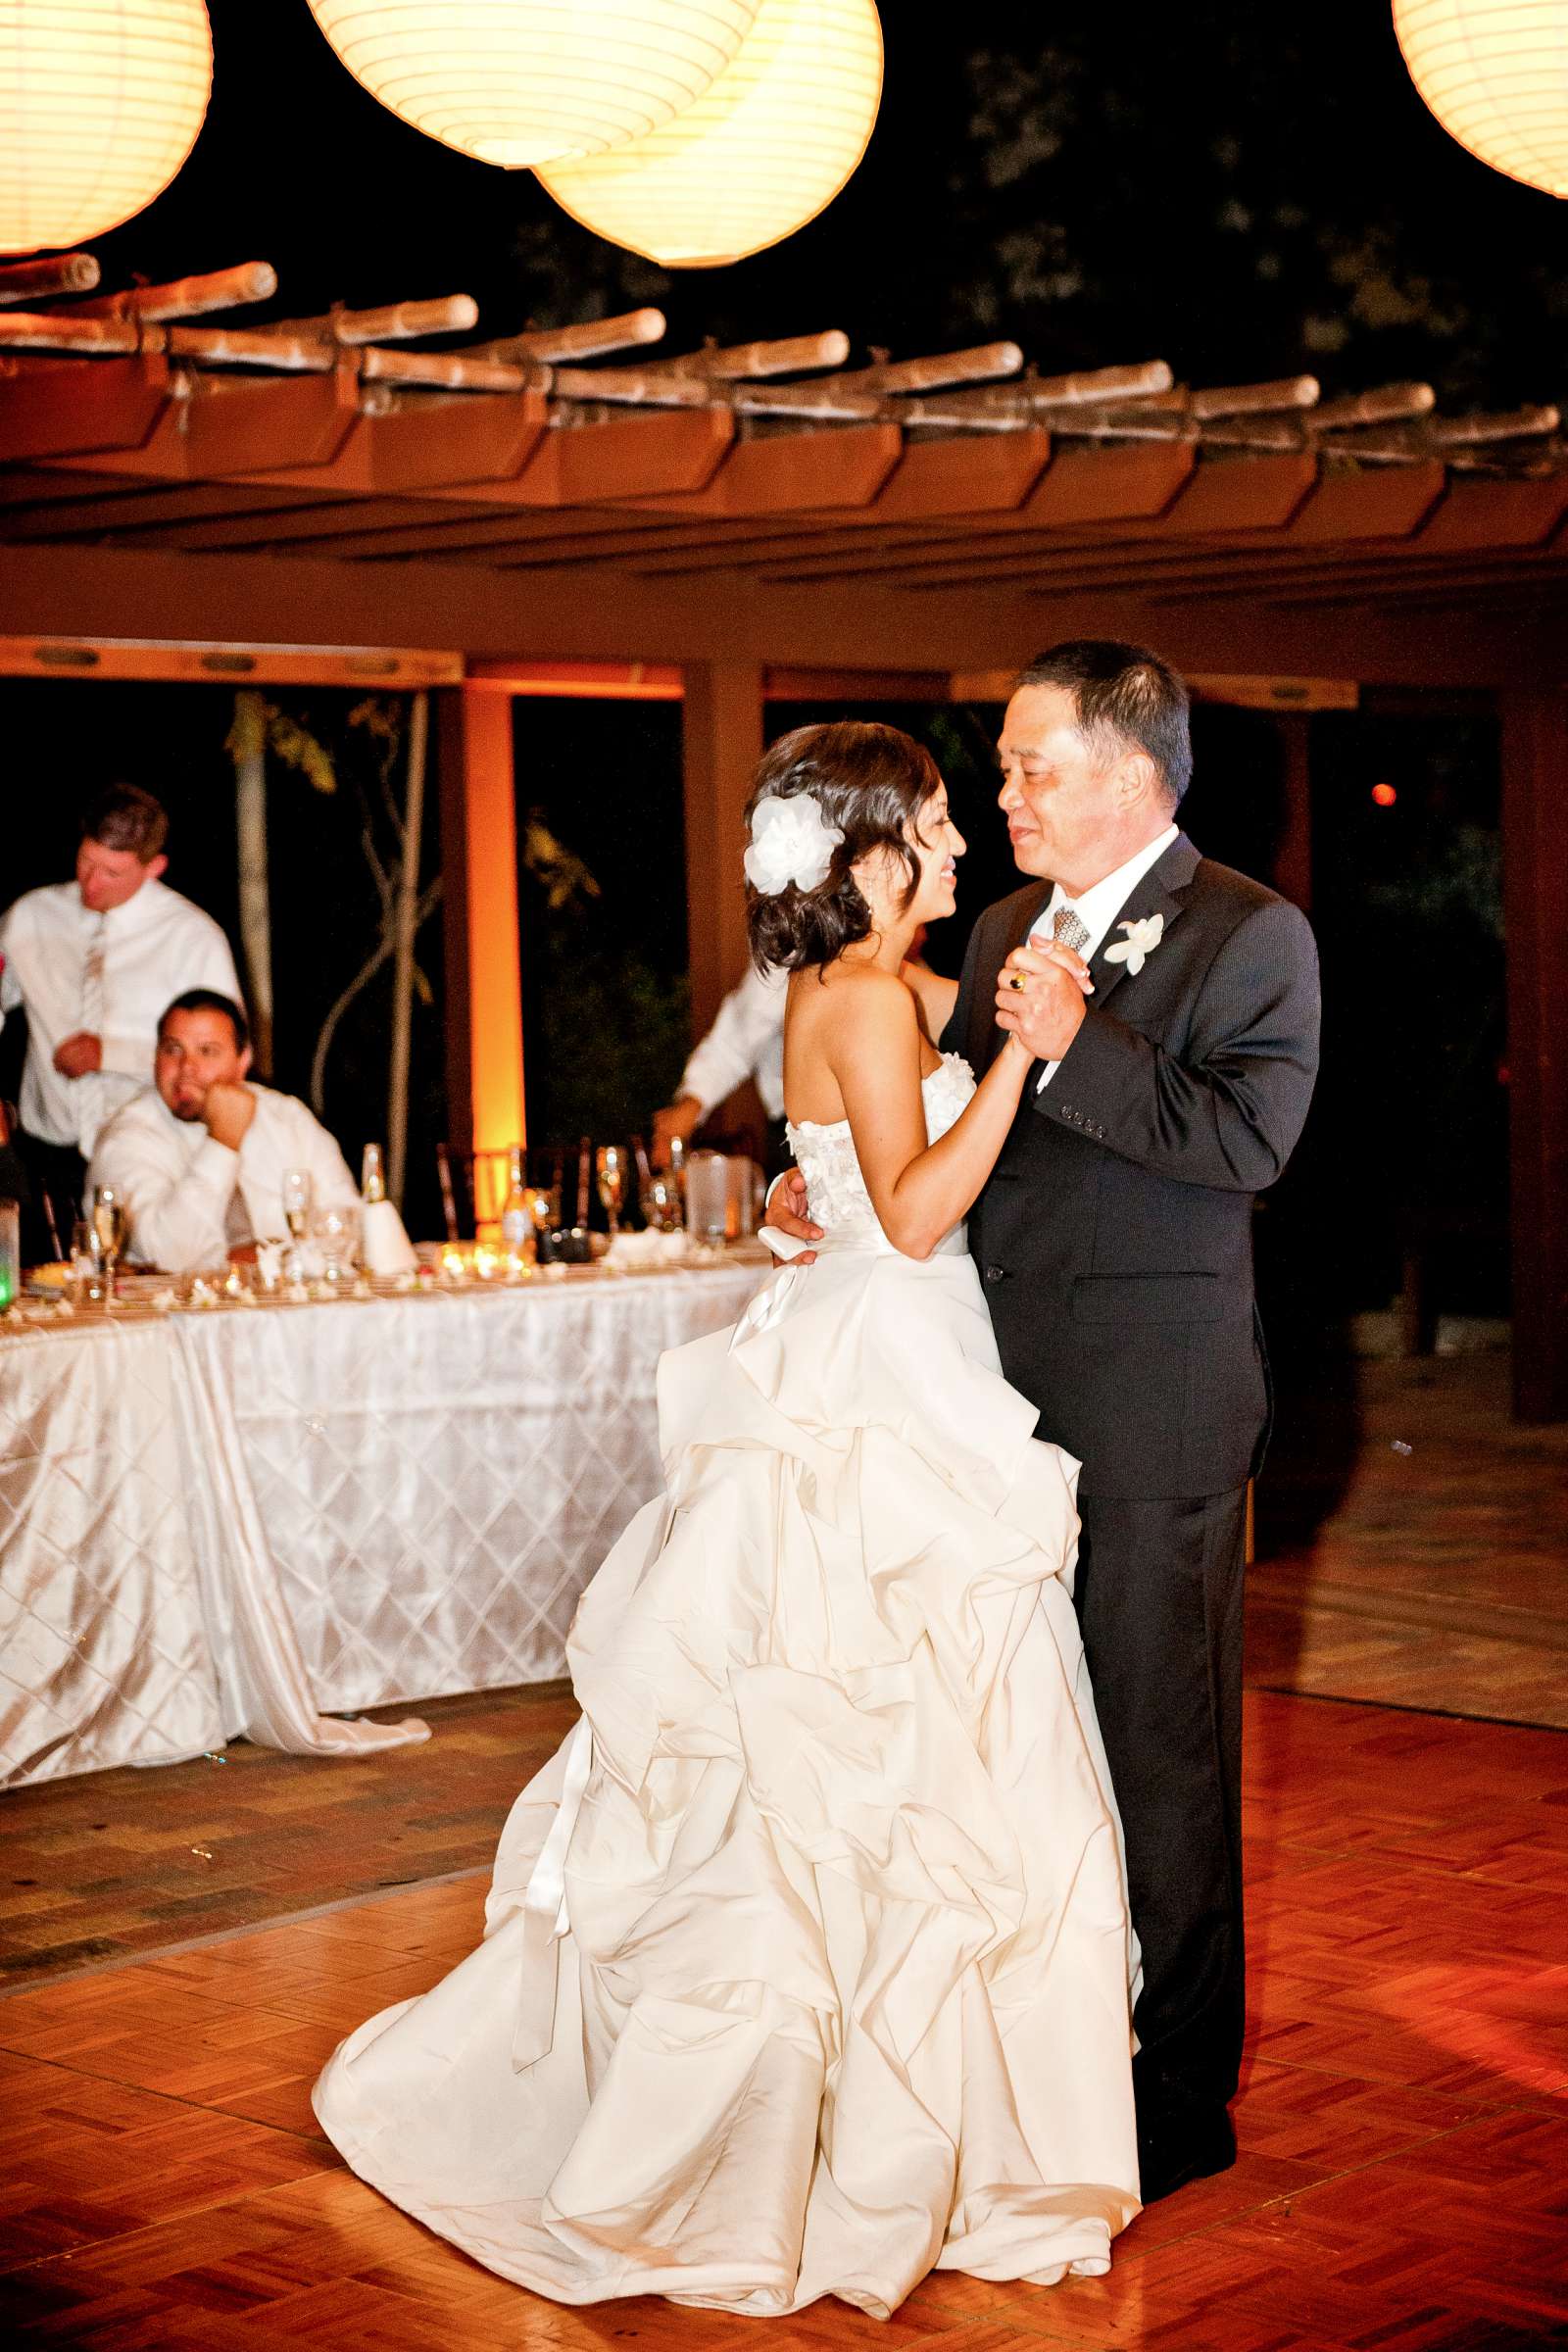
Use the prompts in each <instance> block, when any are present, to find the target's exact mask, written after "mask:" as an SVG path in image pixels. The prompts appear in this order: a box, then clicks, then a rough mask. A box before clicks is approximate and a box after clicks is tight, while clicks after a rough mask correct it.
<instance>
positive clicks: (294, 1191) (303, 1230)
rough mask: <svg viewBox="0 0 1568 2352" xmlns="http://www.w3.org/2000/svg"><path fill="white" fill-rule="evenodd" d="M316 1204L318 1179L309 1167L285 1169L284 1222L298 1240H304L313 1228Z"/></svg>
mask: <svg viewBox="0 0 1568 2352" xmlns="http://www.w3.org/2000/svg"><path fill="white" fill-rule="evenodd" d="M315 1204H316V1179H315V1178H314V1176H313V1175H312V1174H311V1171H310V1169H309V1168H285V1169H284V1170H283V1222H284V1224H285V1225H286V1226H287V1227H288V1229H289V1233H290V1234H291V1236H292V1237H293V1239H294V1240H295V1241H296V1242H303V1241H304V1239H305V1237H306V1235H307V1234H308V1233H309V1232H310V1230H311V1210H312V1208H313V1207H314V1206H315Z"/></svg>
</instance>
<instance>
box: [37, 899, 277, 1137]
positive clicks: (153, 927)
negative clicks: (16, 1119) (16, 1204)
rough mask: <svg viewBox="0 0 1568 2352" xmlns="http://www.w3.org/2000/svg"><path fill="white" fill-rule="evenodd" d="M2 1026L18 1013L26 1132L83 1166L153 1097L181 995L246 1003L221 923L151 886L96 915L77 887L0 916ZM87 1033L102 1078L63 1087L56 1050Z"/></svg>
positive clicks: (69, 1081)
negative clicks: (168, 1017)
mask: <svg viewBox="0 0 1568 2352" xmlns="http://www.w3.org/2000/svg"><path fill="white" fill-rule="evenodd" d="M98 949H101V951H102V954H101V956H95V953H94V951H95V950H98ZM0 956H4V957H5V969H4V971H3V972H0V1025H3V1024H4V1019H5V1015H6V1013H7V1012H14V1011H15V1010H16V1008H17V1006H18V1005H24V1006H25V1008H26V1014H27V1058H26V1063H25V1068H24V1070H23V1073H22V1102H21V1105H20V1107H21V1111H22V1124H23V1126H24V1127H25V1128H26V1130H27V1131H28V1133H29V1134H31V1135H35V1136H37V1137H38V1138H39V1140H40V1142H43V1143H46V1144H68V1145H74V1146H75V1148H76V1150H77V1151H78V1152H82V1153H83V1154H84V1155H86V1156H89V1157H90V1156H91V1153H92V1148H93V1145H94V1144H95V1143H96V1142H97V1139H98V1131H99V1129H100V1128H101V1127H102V1126H103V1125H104V1124H105V1122H106V1121H107V1120H109V1119H111V1118H113V1116H114V1114H115V1112H116V1111H117V1110H118V1109H119V1108H120V1107H121V1105H122V1103H126V1102H128V1101H129V1100H130V1098H131V1097H132V1096H133V1095H136V1094H139V1093H140V1091H141V1089H142V1088H143V1087H144V1086H150V1085H151V1083H152V1075H153V1054H154V1052H155V1050H156V1047H157V1044H158V1023H159V1020H160V1017H161V1016H162V1014H163V1012H164V1010H165V1008H166V1006H167V1005H169V1004H170V1003H171V1002H172V1000H173V999H174V998H175V997H178V996H182V995H183V994H184V992H185V990H186V989H188V988H211V989H216V990H218V992H219V993H220V994H221V996H225V997H232V998H233V999H234V1000H235V1002H236V1003H239V1002H241V1001H242V1000H241V998H240V993H239V981H238V979H237V978H236V976H235V972H234V958H233V956H232V955H231V954H230V952H229V945H228V941H227V940H226V939H225V938H224V937H223V934H222V932H221V930H220V929H219V926H218V925H217V923H215V922H214V920H213V918H212V916H211V915H210V914H204V913H203V912H202V910H201V908H200V907H193V906H192V905H191V903H190V901H189V899H182V898H181V897H180V895H179V893H178V891H177V890H171V889H169V888H168V886H167V884H165V883H163V882H160V881H158V880H156V879H149V880H148V881H146V882H144V883H143V884H142V886H141V888H140V889H139V890H138V891H137V892H136V894H135V896H134V897H133V898H129V899H127V900H126V901H125V903H124V905H123V907H110V908H109V910H108V911H107V913H104V914H94V913H93V912H92V911H91V910H90V909H89V908H87V907H84V906H83V905H82V903H81V893H80V891H79V890H78V889H77V888H76V885H75V883H74V882H53V883H50V884H49V885H48V886H47V887H46V888H44V889H42V890H29V891H27V892H26V893H25V896H24V897H22V898H20V899H18V900H17V902H16V904H15V905H14V906H12V907H8V908H7V910H6V912H5V914H4V915H0ZM83 1029H85V1030H90V1031H91V1032H92V1033H93V1034H94V1035H95V1036H97V1037H98V1038H100V1039H101V1040H102V1043H103V1067H102V1068H101V1069H99V1070H93V1071H90V1072H89V1073H88V1075H87V1076H86V1077H84V1078H66V1077H64V1076H62V1074H61V1072H60V1071H59V1070H57V1069H56V1068H55V1066H54V1062H55V1048H56V1047H57V1046H58V1045H60V1044H61V1043H62V1041H63V1040H64V1039H66V1038H68V1037H73V1036H74V1035H75V1034H76V1032H77V1031H78V1030H83Z"/></svg>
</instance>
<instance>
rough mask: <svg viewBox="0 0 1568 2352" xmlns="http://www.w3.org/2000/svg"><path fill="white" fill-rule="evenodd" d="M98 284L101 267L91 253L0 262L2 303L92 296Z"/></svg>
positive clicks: (54, 255) (53, 255) (64, 254)
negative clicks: (55, 297)
mask: <svg viewBox="0 0 1568 2352" xmlns="http://www.w3.org/2000/svg"><path fill="white" fill-rule="evenodd" d="M97 283H98V263H97V260H96V258H95V256H94V255H92V254H90V253H55V254H51V255H50V256H49V257H48V259H47V260H46V261H36V262H0V302H35V301H39V300H46V299H47V298H48V297H49V296H50V295H52V294H90V293H91V291H92V289H93V287H94V286H95V285H96V284H97Z"/></svg>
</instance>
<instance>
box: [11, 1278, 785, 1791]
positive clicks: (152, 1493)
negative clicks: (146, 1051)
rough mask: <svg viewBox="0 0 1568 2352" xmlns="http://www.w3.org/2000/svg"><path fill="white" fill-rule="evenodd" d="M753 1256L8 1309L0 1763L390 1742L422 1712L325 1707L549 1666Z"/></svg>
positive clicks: (421, 1730) (356, 1747) (551, 1669)
mask: <svg viewBox="0 0 1568 2352" xmlns="http://www.w3.org/2000/svg"><path fill="white" fill-rule="evenodd" d="M765 1275H766V1267H765V1265H763V1264H760V1263H759V1262H758V1260H757V1257H756V1255H755V1254H754V1253H752V1252H748V1253H747V1254H746V1256H745V1257H744V1258H740V1257H737V1258H730V1259H726V1260H724V1261H722V1262H720V1263H719V1264H717V1265H712V1266H708V1267H704V1268H701V1269H691V1270H688V1269H681V1270H678V1271H674V1270H672V1271H666V1272H659V1273H649V1274H641V1275H639V1274H610V1273H607V1272H604V1271H603V1270H599V1269H594V1270H588V1269H583V1270H581V1271H580V1272H579V1271H577V1270H573V1272H572V1273H571V1275H570V1276H569V1278H568V1279H566V1280H564V1281H554V1282H552V1281H550V1280H549V1279H547V1278H545V1277H543V1276H537V1277H535V1278H534V1279H533V1280H530V1281H527V1282H519V1283H516V1284H515V1285H499V1284H498V1285H494V1286H489V1285H473V1286H471V1287H466V1288H462V1289H453V1288H449V1287H441V1288H436V1289H433V1290H429V1291H419V1292H414V1293H409V1294H407V1295H377V1296H370V1297H364V1298H353V1299H332V1300H330V1301H321V1302H314V1301H313V1302H311V1303H301V1304H276V1303H272V1302H267V1303H265V1304H264V1303H257V1304H249V1303H247V1304H243V1305H241V1304H234V1303H227V1302H225V1303H223V1304H221V1305H217V1306H209V1307H207V1308H205V1309H202V1310H196V1311H191V1310H186V1311H181V1312H174V1313H169V1312H163V1313H160V1312H155V1311H153V1310H152V1309H150V1308H143V1309H139V1310H138V1309H131V1310H121V1311H117V1312H115V1313H113V1314H112V1315H105V1314H104V1313H102V1312H97V1313H84V1314H79V1315H72V1316H70V1317H65V1316H48V1317H46V1318H44V1319H41V1320H37V1321H30V1322H29V1321H25V1320H23V1319H22V1318H20V1317H19V1316H18V1315H17V1314H15V1313H13V1314H12V1315H10V1316H8V1317H6V1318H4V1319H3V1320H0V1785H16V1784H18V1783H21V1782H25V1781H34V1780H47V1779H51V1778H53V1777H55V1776H57V1775H60V1774H65V1773H73V1772H87V1771H92V1770H96V1769H97V1768H99V1767H101V1766H105V1765H110V1764H154V1763H165V1762H171V1761H173V1760H174V1759H176V1758H179V1757H187V1756H193V1755H200V1754H203V1753H205V1752H210V1751H212V1750H214V1749H217V1748H219V1747H221V1745H222V1743H223V1741H224V1740H226V1739H231V1738H234V1737H235V1736H237V1735H241V1734H243V1735H244V1736H246V1737H248V1738H250V1739H253V1740H262V1741H265V1742H267V1743H268V1744H270V1745H272V1746H275V1747H282V1748H287V1749H291V1750H293V1751H296V1752H299V1753H305V1754H349V1753H353V1752H355V1751H364V1750H365V1749H368V1748H371V1747H384V1746H388V1745H392V1744H396V1743H399V1742H402V1741H406V1740H418V1739H423V1738H425V1737H426V1736H427V1735H426V1727H425V1726H424V1725H423V1724H421V1723H418V1722H417V1720H412V1719H411V1720H409V1721H406V1722H404V1723H401V1724H372V1723H361V1722H353V1721H349V1722H345V1721H342V1720H340V1718H341V1717H342V1716H343V1715H344V1714H353V1713H354V1712H355V1711H356V1710H358V1709H361V1708H365V1707H372V1706H384V1705H386V1704H387V1703H389V1702H397V1701H401V1700H405V1699H412V1698H420V1697H424V1698H432V1697H436V1696H438V1695H440V1694H441V1693H443V1692H447V1691H475V1690H486V1689H492V1688H495V1687H496V1686H499V1685H505V1684H511V1683H524V1682H540V1681H546V1680H549V1679H550V1678H552V1677H554V1676H557V1675H560V1674H562V1673H564V1669H565V1649H564V1642H565V1636H566V1632H567V1629H568V1627H569V1625H570V1623H571V1617H572V1612H573V1610H574V1608H575V1606H576V1602H577V1597H578V1594H579V1593H581V1591H582V1588H583V1586H584V1585H585V1584H586V1582H587V1581H588V1579H589V1577H590V1576H591V1575H592V1574H593V1572H594V1570H595V1568H596V1567H597V1566H598V1564H599V1562H600V1560H601V1558H602V1557H603V1555H604V1553H605V1552H606V1551H607V1550H608V1549H609V1547H610V1545H611V1544H612V1543H613V1541H614V1539H615V1537H616V1536H617V1535H619V1533H620V1532H621V1530H622V1528H623V1527H624V1526H625V1525H626V1522H627V1521H628V1520H629V1519H630V1517H631V1516H632V1513H633V1512H634V1511H635V1510H636V1509H637V1508H638V1507H639V1505H641V1504H642V1503H643V1502H645V1501H647V1500H648V1499H649V1498H650V1497H651V1496H653V1495H656V1494H657V1493H658V1492H659V1488H660V1485H661V1468H660V1460H659V1446H658V1433H657V1421H656V1411H655V1399H654V1384H655V1372H656V1367H657V1365H658V1360H659V1357H660V1355H661V1354H662V1352H663V1351H664V1349H665V1348H673V1347H678V1346H680V1345H681V1344H682V1343H683V1342H685V1341H688V1340H692V1339H696V1338H699V1337H701V1336H702V1335H703V1334H705V1333H708V1332H712V1331H718V1330H721V1329H723V1328H724V1327H725V1326H726V1325H728V1324H731V1323H733V1322H735V1321H736V1320H737V1318H738V1317H739V1315H740V1313H741V1312H742V1310H743V1308H744V1307H745V1305H746V1302H747V1300H748V1299H750V1298H751V1296H752V1295H753V1293H754V1292H755V1291H756V1290H757V1288H758V1285H759V1283H760V1281H762V1280H763V1279H764V1278H765ZM362 1287H363V1286H362Z"/></svg>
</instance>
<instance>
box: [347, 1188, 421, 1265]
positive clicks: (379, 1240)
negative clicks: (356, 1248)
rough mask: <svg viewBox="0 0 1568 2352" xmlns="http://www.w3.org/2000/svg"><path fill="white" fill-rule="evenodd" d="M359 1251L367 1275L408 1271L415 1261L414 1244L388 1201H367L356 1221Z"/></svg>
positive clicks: (393, 1206) (393, 1202)
mask: <svg viewBox="0 0 1568 2352" xmlns="http://www.w3.org/2000/svg"><path fill="white" fill-rule="evenodd" d="M360 1250H361V1253H362V1255H363V1256H364V1259H365V1266H366V1271H367V1272H368V1273H370V1274H412V1273H413V1271H414V1269H415V1267H416V1266H417V1264H418V1262H419V1261H418V1259H417V1257H416V1256H415V1254H414V1244H413V1243H412V1242H411V1241H410V1239H409V1237H408V1234H407V1233H406V1232H405V1230H404V1225H403V1219H402V1218H401V1217H400V1216H399V1215H398V1212H397V1204H396V1202H395V1201H367V1202H366V1203H365V1208H364V1211H363V1214H362V1219H361V1224H360Z"/></svg>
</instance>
